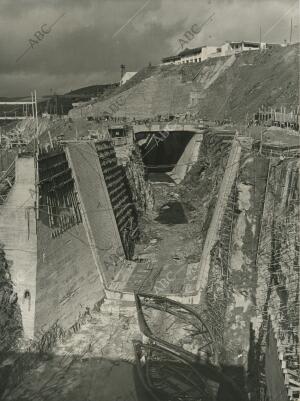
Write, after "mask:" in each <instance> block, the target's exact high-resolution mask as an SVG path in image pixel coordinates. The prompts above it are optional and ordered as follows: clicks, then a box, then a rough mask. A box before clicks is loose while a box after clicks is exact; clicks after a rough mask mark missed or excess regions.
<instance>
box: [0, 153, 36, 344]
mask: <svg viewBox="0 0 300 401" xmlns="http://www.w3.org/2000/svg"><path fill="white" fill-rule="evenodd" d="M34 207H35V170H34V159H33V157H29V158H18V159H17V160H16V181H15V183H14V185H13V187H12V189H11V190H10V192H9V194H8V197H7V199H6V202H5V204H4V205H2V206H1V208H0V242H1V243H3V244H4V251H5V253H6V258H7V260H8V262H9V264H10V273H11V279H12V282H13V288H14V292H15V293H17V296H18V303H19V306H20V308H21V313H22V323H23V329H24V337H25V338H32V337H33V335H34V316H35V300H36V269H37V235H36V221H35V210H34ZM25 292H27V294H28V296H27V297H26V299H25V298H24V295H25Z"/></svg>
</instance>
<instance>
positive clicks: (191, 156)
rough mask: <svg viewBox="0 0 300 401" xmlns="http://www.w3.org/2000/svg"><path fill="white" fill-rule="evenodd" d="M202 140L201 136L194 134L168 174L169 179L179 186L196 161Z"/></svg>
mask: <svg viewBox="0 0 300 401" xmlns="http://www.w3.org/2000/svg"><path fill="white" fill-rule="evenodd" d="M202 139H203V135H202V134H195V135H194V136H193V137H192V138H191V139H190V141H189V143H188V144H187V145H186V147H185V149H184V151H183V153H182V155H181V157H180V159H179V160H178V163H177V164H176V166H175V167H174V168H173V170H172V171H171V172H170V173H169V175H170V177H171V178H173V180H174V181H175V182H176V184H179V183H180V182H181V181H182V180H183V179H184V177H185V175H186V173H187V172H188V171H190V169H191V168H192V166H193V164H195V163H196V161H197V160H198V155H199V151H200V146H201V142H202Z"/></svg>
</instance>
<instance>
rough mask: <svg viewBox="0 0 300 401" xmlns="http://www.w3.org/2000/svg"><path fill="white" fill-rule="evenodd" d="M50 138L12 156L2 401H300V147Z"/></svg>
mask: <svg viewBox="0 0 300 401" xmlns="http://www.w3.org/2000/svg"><path fill="white" fill-rule="evenodd" d="M39 123H40V124H39V126H40V135H39V137H38V138H35V137H34V136H32V138H33V139H32V140H29V141H28V144H27V145H26V147H22V148H20V147H19V148H18V149H17V148H15V150H14V148H12V149H11V150H10V151H9V152H7V151H6V152H4V151H3V150H1V152H2V159H1V160H2V165H1V166H2V167H1V168H2V176H1V177H2V178H1V183H0V195H1V196H0V243H1V250H0V251H1V258H0V274H1V278H2V282H3V285H2V287H1V289H0V295H1V297H2V304H3V305H5V307H4V308H2V310H1V316H2V318H1V323H0V324H1V333H3V334H2V338H1V344H2V345H1V347H2V352H1V361H0V362H1V365H0V382H1V386H0V396H2V398H0V399H3V400H9V401H13V400H23V401H25V400H30V401H32V400H41V401H42V400H52V399H53V400H54V399H55V400H57V399H59V400H62V401H64V400H65V401H67V400H78V401H81V400H83V399H85V400H91V401H92V400H96V399H101V401H123V400H124V401H125V400H126V401H151V400H155V401H156V400H158V401H163V400H166V401H181V400H189V401H200V400H201V401H202V400H203V401H206V400H209V401H210V400H211V401H233V400H250V399H251V400H261V398H260V397H261V394H263V393H264V394H268V396H269V397H270V399H272V400H273V399H275V398H274V394H278V393H280V394H281V397H286V398H279V399H280V400H281V399H282V400H297V399H298V398H297V397H299V337H298V332H299V234H298V233H299V224H298V221H299V166H300V165H299V155H300V153H299V152H300V148H299V144H298V142H299V141H298V136H297V135H296V134H295V133H294V132H293V131H292V130H289V129H286V128H276V127H271V128H268V129H266V130H265V131H264V134H263V135H261V131H260V129H258V127H248V128H247V129H245V130H243V132H240V131H239V129H238V128H236V127H234V126H230V127H221V126H217V125H214V126H210V125H209V124H204V123H203V122H201V121H192V122H189V123H186V124H178V123H176V122H174V121H169V122H168V123H153V124H152V125H151V126H149V125H148V126H145V124H143V122H141V123H139V124H138V123H135V124H131V125H130V124H121V123H118V125H117V124H115V125H114V124H111V125H107V124H106V123H105V124H104V123H103V122H99V121H97V120H95V119H94V120H92V119H91V120H90V121H87V120H83V119H78V120H74V121H72V120H71V119H58V120H56V121H54V122H49V121H48V122H45V121H40V122H39ZM22 124H28V125H26V127H27V128H26V129H27V130H28V131H30V130H32V132H34V131H35V126H34V125H32V126H30V124H29V123H25V122H22V123H21V125H22ZM91 133H92V135H91ZM28 136H29V138H30V133H28ZM8 155H9V156H8ZM99 394H101V397H100V398H99ZM271 396H272V397H273V398H271Z"/></svg>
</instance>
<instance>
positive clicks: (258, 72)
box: [70, 44, 299, 122]
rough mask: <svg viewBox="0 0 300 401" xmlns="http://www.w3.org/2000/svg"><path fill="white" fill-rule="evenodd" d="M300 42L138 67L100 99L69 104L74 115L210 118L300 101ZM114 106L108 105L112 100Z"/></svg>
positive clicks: (237, 118) (241, 114)
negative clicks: (77, 105)
mask: <svg viewBox="0 0 300 401" xmlns="http://www.w3.org/2000/svg"><path fill="white" fill-rule="evenodd" d="M298 54H299V45H298V44H297V45H293V46H288V47H286V48H273V49H269V50H267V51H264V52H256V51H255V52H247V53H243V54H240V55H237V56H232V57H223V58H214V59H209V60H206V61H205V62H203V63H201V64H200V63H197V64H186V65H176V66H175V65H166V66H156V67H150V68H147V69H143V70H141V71H140V72H139V73H138V74H137V75H136V76H135V77H134V78H133V79H131V80H129V81H128V82H127V83H126V84H125V85H124V86H123V87H120V88H117V89H116V90H114V91H113V93H112V94H110V95H108V96H105V97H104V98H103V100H101V101H98V102H95V103H93V104H90V105H88V106H87V107H83V108H82V111H81V110H80V109H76V110H71V111H70V116H71V117H74V118H78V117H80V115H81V114H82V115H83V116H95V117H97V116H100V115H101V114H102V113H103V112H109V113H111V114H113V115H115V116H117V117H124V116H126V117H135V118H152V117H154V116H156V115H163V114H177V113H185V112H187V111H190V112H191V113H193V114H197V115H199V117H202V118H204V117H206V118H209V119H212V120H218V119H223V118H224V117H228V116H230V117H231V118H232V119H233V120H234V121H237V122H240V121H243V120H244V119H245V116H246V114H247V113H249V114H252V113H255V112H256V111H257V110H258V108H259V107H260V106H261V105H265V106H272V107H281V106H285V107H287V109H289V108H294V107H296V105H297V104H298ZM117 100H118V104H117V105H116V106H112V105H113V104H116V102H117Z"/></svg>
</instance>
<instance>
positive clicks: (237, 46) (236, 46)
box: [220, 41, 267, 56]
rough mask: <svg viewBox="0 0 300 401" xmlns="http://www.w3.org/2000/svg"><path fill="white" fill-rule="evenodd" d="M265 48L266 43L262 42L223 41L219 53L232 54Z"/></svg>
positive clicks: (222, 54)
mask: <svg viewBox="0 0 300 401" xmlns="http://www.w3.org/2000/svg"><path fill="white" fill-rule="evenodd" d="M266 48H267V44H266V43H262V42H247V41H241V42H225V43H224V44H223V45H222V46H221V51H220V55H221V56H230V55H232V54H237V53H242V52H246V51H252V50H265V49H266Z"/></svg>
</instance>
